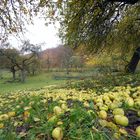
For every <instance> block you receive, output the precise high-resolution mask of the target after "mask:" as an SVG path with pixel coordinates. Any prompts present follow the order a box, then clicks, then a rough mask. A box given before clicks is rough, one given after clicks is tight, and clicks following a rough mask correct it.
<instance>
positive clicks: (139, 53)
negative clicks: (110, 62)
mask: <svg viewBox="0 0 140 140" xmlns="http://www.w3.org/2000/svg"><path fill="white" fill-rule="evenodd" d="M139 59H140V47H138V48H137V49H136V51H135V52H134V54H133V56H132V58H131V61H130V63H129V64H128V65H127V66H126V72H128V73H134V72H135V71H136V67H137V65H138V62H139Z"/></svg>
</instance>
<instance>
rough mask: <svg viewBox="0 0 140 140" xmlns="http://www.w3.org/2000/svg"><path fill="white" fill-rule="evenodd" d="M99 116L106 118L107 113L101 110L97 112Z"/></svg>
mask: <svg viewBox="0 0 140 140" xmlns="http://www.w3.org/2000/svg"><path fill="white" fill-rule="evenodd" d="M98 116H99V118H101V119H106V118H107V113H106V111H104V110H101V111H100V112H99V114H98Z"/></svg>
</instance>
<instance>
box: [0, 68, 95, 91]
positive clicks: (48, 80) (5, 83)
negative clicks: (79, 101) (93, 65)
mask: <svg viewBox="0 0 140 140" xmlns="http://www.w3.org/2000/svg"><path fill="white" fill-rule="evenodd" d="M92 74H93V71H92V70H91V71H85V72H82V73H81V72H70V74H69V75H67V74H66V72H46V73H41V74H38V75H36V76H28V77H27V79H26V82H25V83H20V82H9V80H10V79H11V77H12V75H11V73H9V72H3V73H2V74H1V76H2V77H3V78H2V79H0V93H5V92H11V91H12V92H13V91H16V90H24V89H38V88H41V87H44V86H49V85H62V84H64V83H66V81H68V80H77V78H78V79H80V77H83V76H85V77H86V76H87V77H90V76H91V77H92Z"/></svg>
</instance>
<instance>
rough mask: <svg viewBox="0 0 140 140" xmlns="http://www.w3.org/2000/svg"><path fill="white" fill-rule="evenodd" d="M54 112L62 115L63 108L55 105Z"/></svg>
mask: <svg viewBox="0 0 140 140" xmlns="http://www.w3.org/2000/svg"><path fill="white" fill-rule="evenodd" d="M53 112H54V113H55V114H56V115H60V114H61V113H62V109H61V108H60V107H59V106H55V107H54V108H53Z"/></svg>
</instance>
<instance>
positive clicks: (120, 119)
mask: <svg viewBox="0 0 140 140" xmlns="http://www.w3.org/2000/svg"><path fill="white" fill-rule="evenodd" d="M114 120H115V122H116V124H119V125H122V126H127V125H128V124H129V120H128V118H127V117H125V116H123V115H115V116H114Z"/></svg>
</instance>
